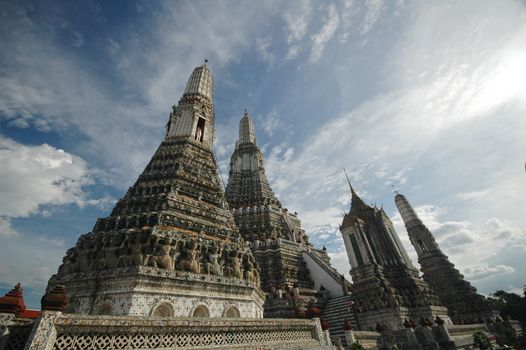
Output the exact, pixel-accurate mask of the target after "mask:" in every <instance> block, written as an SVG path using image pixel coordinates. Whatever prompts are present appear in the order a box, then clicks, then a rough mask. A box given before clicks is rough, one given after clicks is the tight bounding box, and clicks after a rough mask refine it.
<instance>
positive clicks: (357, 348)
mask: <svg viewBox="0 0 526 350" xmlns="http://www.w3.org/2000/svg"><path fill="white" fill-rule="evenodd" d="M349 350H365V348H364V347H363V345H362V344H360V342H359V341H356V343H353V344H352V345H351V346H350V347H349Z"/></svg>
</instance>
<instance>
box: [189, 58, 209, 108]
mask: <svg viewBox="0 0 526 350" xmlns="http://www.w3.org/2000/svg"><path fill="white" fill-rule="evenodd" d="M184 93H185V94H200V95H203V96H205V97H208V98H209V99H213V97H214V78H213V77H212V72H210V69H208V66H207V65H206V63H205V64H203V65H202V66H199V67H196V68H195V69H194V71H193V72H192V75H191V76H190V78H189V79H188V82H187V83H186V88H185V89H184Z"/></svg>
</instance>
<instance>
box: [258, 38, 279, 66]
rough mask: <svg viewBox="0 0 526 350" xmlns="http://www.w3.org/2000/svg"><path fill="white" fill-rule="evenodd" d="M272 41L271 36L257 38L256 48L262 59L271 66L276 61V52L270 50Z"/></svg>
mask: <svg viewBox="0 0 526 350" xmlns="http://www.w3.org/2000/svg"><path fill="white" fill-rule="evenodd" d="M271 42H272V41H271V38H270V36H268V37H265V38H256V49H257V50H258V52H259V54H260V56H261V59H262V60H263V61H264V62H265V63H267V64H268V65H269V67H270V68H271V67H272V66H273V64H274V61H275V57H274V54H273V53H272V52H270V50H269V47H270V44H271Z"/></svg>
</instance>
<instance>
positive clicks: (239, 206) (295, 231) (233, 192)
mask: <svg viewBox="0 0 526 350" xmlns="http://www.w3.org/2000/svg"><path fill="white" fill-rule="evenodd" d="M229 175H230V176H229V179H228V184H227V186H226V191H225V193H226V199H227V200H228V204H229V206H230V208H231V209H232V212H233V213H234V219H235V222H236V225H237V226H238V228H239V231H240V233H241V235H242V236H243V237H244V238H245V239H246V240H247V241H249V242H250V248H251V250H252V254H253V255H254V257H255V259H256V261H257V263H258V265H259V268H260V270H261V285H262V288H263V290H264V291H265V292H267V299H266V302H265V317H305V315H306V314H307V313H308V312H307V311H308V309H309V305H311V304H318V306H321V305H323V304H324V303H325V300H324V298H325V297H326V295H325V294H326V293H322V292H319V291H317V288H319V287H320V286H321V284H322V283H325V284H331V286H332V287H334V286H333V285H336V289H339V293H333V294H335V295H333V296H338V295H341V290H342V289H341V286H340V285H339V284H340V274H338V273H337V272H336V271H335V270H334V269H333V268H332V267H331V266H330V259H329V257H328V256H327V253H326V251H325V250H318V249H315V248H314V247H313V246H312V245H311V244H310V243H309V241H308V236H307V235H306V233H305V231H304V230H303V229H302V228H301V222H300V220H299V218H298V215H297V214H296V213H291V212H290V211H289V210H288V209H286V208H283V207H282V205H281V203H280V202H279V200H278V199H277V198H276V196H275V194H274V192H273V191H272V189H271V188H270V185H269V183H268V180H267V176H266V174H265V168H264V161H263V154H262V153H261V151H260V149H259V147H258V145H257V142H256V133H255V131H254V124H253V122H252V119H251V118H250V117H249V115H248V113H247V112H246V111H245V113H244V116H243V118H242V119H241V121H240V123H239V139H238V141H237V142H236V145H235V150H234V153H233V154H232V157H231V160H230V173H229ZM305 254H309V257H310V260H309V262H310V263H311V265H316V267H317V271H316V272H318V274H314V275H313V273H312V272H313V271H311V270H310V269H309V266H308V265H307V261H306V259H305ZM321 276H323V277H324V279H323V282H320V281H319V280H317V281H315V280H314V278H315V277H316V278H318V279H322V278H321ZM347 283H348V282H347ZM334 289H335V288H332V290H333V292H334Z"/></svg>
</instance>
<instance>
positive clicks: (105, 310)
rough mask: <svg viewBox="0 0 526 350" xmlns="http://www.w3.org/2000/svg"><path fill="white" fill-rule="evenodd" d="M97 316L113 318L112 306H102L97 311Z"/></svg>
mask: <svg viewBox="0 0 526 350" xmlns="http://www.w3.org/2000/svg"><path fill="white" fill-rule="evenodd" d="M95 315H107V316H111V315H113V308H112V307H111V305H110V304H100V305H99V306H97V308H96V309H95Z"/></svg>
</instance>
